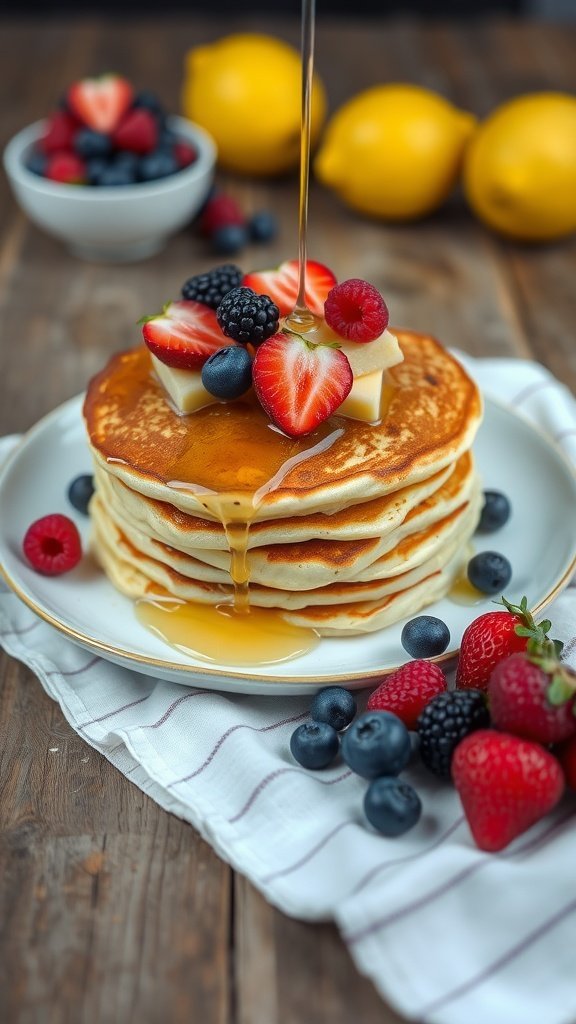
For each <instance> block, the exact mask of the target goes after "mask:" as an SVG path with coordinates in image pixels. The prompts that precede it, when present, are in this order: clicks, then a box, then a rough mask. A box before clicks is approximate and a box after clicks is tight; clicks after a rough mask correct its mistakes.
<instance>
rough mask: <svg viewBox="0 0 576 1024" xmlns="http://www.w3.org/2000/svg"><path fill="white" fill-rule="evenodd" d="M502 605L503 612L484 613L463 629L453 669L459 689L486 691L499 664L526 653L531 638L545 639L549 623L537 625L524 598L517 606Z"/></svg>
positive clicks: (504, 601)
mask: <svg viewBox="0 0 576 1024" xmlns="http://www.w3.org/2000/svg"><path fill="white" fill-rule="evenodd" d="M502 604H503V605H504V607H505V608H506V611H504V612H485V614H484V615H479V616H478V618H477V619H474V622H471V623H470V625H469V626H468V627H467V629H465V630H464V634H463V636H462V642H461V644H460V656H459V659H458V668H457V670H456V686H457V688H458V689H459V690H485V689H486V688H487V686H488V680H489V679H490V675H491V673H492V670H493V669H494V668H495V667H496V665H497V664H498V662H500V661H503V660H504V658H507V657H508V656H509V655H510V654H516V653H517V652H518V651H525V650H526V644H527V642H528V639H529V638H530V637H534V638H535V639H536V640H544V639H545V638H546V631H547V630H548V629H550V623H549V622H548V621H546V622H542V623H540V624H539V625H536V623H535V622H534V619H533V617H532V615H531V613H530V612H529V611H528V602H527V599H526V598H525V597H523V598H522V600H521V602H520V604H519V605H514V604H510V602H508V601H507V600H506V598H502ZM544 627H546V628H544Z"/></svg>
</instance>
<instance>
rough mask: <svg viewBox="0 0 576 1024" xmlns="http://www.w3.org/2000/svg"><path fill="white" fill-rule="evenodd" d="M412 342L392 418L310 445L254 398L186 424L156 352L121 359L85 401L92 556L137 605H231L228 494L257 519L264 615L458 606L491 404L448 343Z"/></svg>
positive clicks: (338, 427)
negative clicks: (480, 440) (282, 430)
mask: <svg viewBox="0 0 576 1024" xmlns="http://www.w3.org/2000/svg"><path fill="white" fill-rule="evenodd" d="M397 336H398V341H399V344H400V347H401V349H402V352H403V355H404V360H403V362H401V363H399V364H398V365H397V366H395V367H393V368H392V369H390V370H389V371H388V381H389V384H390V397H389V406H388V409H387V412H386V414H385V415H384V417H383V419H382V420H381V421H380V423H378V424H367V423H363V422H360V421H357V420H352V419H345V418H344V417H339V416H338V415H335V416H333V417H331V419H330V420H329V421H327V422H326V423H325V424H323V425H322V429H321V430H319V431H317V432H315V433H314V434H312V435H310V436H309V437H306V438H302V439H299V440H294V439H290V438H286V437H285V436H284V435H281V434H279V433H278V431H276V430H275V429H274V428H273V427H272V426H271V425H270V422H269V420H268V419H267V417H266V416H265V414H264V413H263V411H262V410H261V409H260V407H259V406H258V405H257V403H255V402H254V401H253V400H250V398H248V399H246V400H243V401H238V402H233V403H227V404H226V405H224V404H216V405H213V406H209V407H207V408H206V409H204V410H201V411H200V412H198V413H194V414H192V415H190V416H185V417H184V416H178V415H177V413H176V412H175V411H174V410H173V409H172V408H171V407H170V405H169V404H168V402H167V399H166V395H165V392H164V391H163V389H162V387H161V385H160V383H159V382H158V380H157V379H156V378H155V376H154V373H153V371H152V367H151V363H150V358H149V355H148V352H147V350H146V349H143V348H142V349H137V350H134V351H131V352H127V353H122V354H120V355H118V356H115V357H114V358H113V359H112V360H111V362H110V363H109V364H108V366H107V367H106V368H105V369H104V370H103V371H102V372H101V373H100V374H99V375H98V376H97V377H95V378H94V379H93V380H92V382H91V383H90V386H89V389H88V393H87V397H86V401H85V406H84V415H85V420H86V426H87V431H88V436H89V441H90V447H91V450H92V454H93V458H94V465H95V484H96V492H95V495H94V497H93V499H92V502H91V507H90V513H91V517H92V523H93V547H94V551H95V554H96V557H97V559H98V560H99V562H100V564H101V565H102V567H103V568H104V570H105V572H106V573H107V574H108V576H109V578H110V580H111V581H112V583H113V584H114V585H115V586H116V587H117V588H118V589H119V590H120V591H122V592H123V593H125V594H127V595H128V596H130V597H132V598H145V597H155V596H159V595H163V596H168V595H170V596H172V597H175V598H179V599H182V600H186V601H195V602H203V603H210V604H223V603H226V602H227V601H230V602H231V601H232V600H233V595H234V589H233V585H232V580H231V575H230V544H229V540H230V535H231V534H230V531H229V530H228V531H227V530H226V529H225V528H224V525H223V523H222V521H221V519H220V518H219V514H218V512H217V511H216V512H215V505H214V494H216V496H218V495H222V493H225V494H226V497H227V501H228V503H230V502H232V504H233V498H234V495H235V494H238V496H239V498H240V499H241V502H240V505H241V506H242V508H244V507H246V506H250V509H251V511H250V516H249V517H250V519H251V522H250V525H249V527H248V528H247V530H246V531H245V539H246V543H247V548H248V555H247V557H248V567H249V575H250V589H249V594H250V602H251V604H252V605H254V606H261V607H266V608H275V609H281V610H282V611H283V613H284V616H285V618H286V619H288V620H289V621H290V622H292V623H294V624H296V625H301V626H306V627H311V628H314V629H316V630H317V631H318V632H319V633H320V634H322V635H334V636H338V635H345V634H354V633H365V632H371V631H373V630H378V629H382V628H383V627H385V626H388V625H390V624H391V623H393V622H396V621H398V620H399V619H403V618H405V617H407V616H411V615H414V614H415V613H416V612H418V611H419V610H420V609H422V608H424V607H425V606H426V605H428V604H431V603H432V602H434V601H436V600H438V599H439V598H440V597H442V596H444V595H445V594H446V593H447V592H448V591H449V590H450V589H451V587H452V586H453V585H454V581H455V580H456V579H457V578H458V576H459V575H460V574H461V573H462V571H463V567H464V564H465V561H466V560H467V558H468V557H469V541H470V538H471V536H472V534H473V533H474V530H475V528H476V525H477V522H478V518H479V514H480V509H481V504H482V495H481V489H480V484H479V480H478V477H477V475H476V472H475V468H474V461H473V457H472V454H471V451H470V447H471V444H472V442H473V439H474V436H475V434H476V431H477V429H478V426H479V424H480V420H481V415H482V405H481V400H480V396H479V393H478V390H477V388H476V385H475V384H474V383H473V381H471V380H470V378H469V377H468V376H467V374H466V373H465V371H464V369H463V368H462V366H461V365H460V364H459V363H458V362H457V361H456V360H455V359H454V358H453V357H452V356H451V355H449V354H448V353H447V352H446V351H445V349H443V348H442V346H440V345H439V344H438V343H437V342H436V341H434V340H433V339H432V338H429V337H427V336H424V335H420V334H415V333H413V332H408V331H398V332H397ZM274 460H276V462H274ZM272 481H273V483H272ZM238 507H240V506H238ZM246 518H248V517H246ZM234 532H235V536H237V535H238V530H237V529H236V530H235V531H234Z"/></svg>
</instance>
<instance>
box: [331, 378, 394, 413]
mask: <svg viewBox="0 0 576 1024" xmlns="http://www.w3.org/2000/svg"><path fill="white" fill-rule="evenodd" d="M392 393H393V387H392V385H391V384H388V382H387V380H386V376H385V371H384V370H372V372H371V373H364V374H362V376H361V377H355V378H354V383H353V385H352V390H351V391H350V394H349V395H348V397H347V398H345V399H344V401H343V402H342V405H340V406H339V407H338V409H336V415H337V416H347V417H349V419H352V420H363V421H364V422H365V423H376V422H377V421H378V420H381V419H383V418H384V417H385V415H386V413H387V411H388V406H389V405H390V399H391V398H392Z"/></svg>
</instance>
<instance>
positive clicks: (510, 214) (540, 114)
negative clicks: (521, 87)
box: [464, 92, 576, 242]
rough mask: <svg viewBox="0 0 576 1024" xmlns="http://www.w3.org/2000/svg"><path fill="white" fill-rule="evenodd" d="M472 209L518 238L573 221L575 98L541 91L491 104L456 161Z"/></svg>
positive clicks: (557, 232)
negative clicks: (463, 156)
mask: <svg viewBox="0 0 576 1024" xmlns="http://www.w3.org/2000/svg"><path fill="white" fill-rule="evenodd" d="M464 187H465V191H466V195H467V197H468V200H469V202H470V205H471V206H472V208H473V210H474V211H475V212H476V213H477V214H478V216H479V217H481V218H482V220H484V221H485V222H486V223H487V224H488V225H489V226H490V227H492V228H495V229H496V231H500V232H501V233H502V234H503V235H508V236H510V237H512V238H518V239H522V240H525V241H534V242H537V241H545V240H546V239H552V238H560V237H561V236H562V235H567V234H569V233H570V232H571V231H574V230H575V229H576V98H575V97H573V96H567V95H565V94H563V93H555V92H541V93H532V94H530V95H528V96H519V97H518V98H517V99H515V100H511V101H510V102H509V103H505V104H504V105H503V106H501V107H499V108H498V110H495V111H494V113H493V114H491V115H490V117H488V118H487V120H486V121H484V122H483V124H481V125H480V127H479V128H478V131H477V132H476V134H475V136H474V138H473V139H472V142H471V144H470V147H469V149H468V152H467V154H466V161H465V167H464Z"/></svg>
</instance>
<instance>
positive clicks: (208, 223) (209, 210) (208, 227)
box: [200, 192, 246, 237]
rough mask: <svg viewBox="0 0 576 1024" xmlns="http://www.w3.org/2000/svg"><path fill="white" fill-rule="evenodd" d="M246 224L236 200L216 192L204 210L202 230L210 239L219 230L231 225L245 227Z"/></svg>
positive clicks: (201, 223) (201, 220)
mask: <svg viewBox="0 0 576 1024" xmlns="http://www.w3.org/2000/svg"><path fill="white" fill-rule="evenodd" d="M245 223H246V218H245V216H244V214H243V213H242V210H241V209H240V207H239V205H238V203H237V202H236V200H235V199H233V198H232V196H227V195H225V194H224V193H223V192H216V194H215V195H213V196H211V197H210V199H209V200H208V202H207V203H206V205H205V206H204V209H203V210H202V214H201V217H200V230H201V232H202V234H203V235H207V236H208V237H210V236H211V235H213V234H214V232H215V231H217V230H218V228H223V227H228V226H229V225H230V224H236V225H238V226H241V227H243V226H244V224H245Z"/></svg>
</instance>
